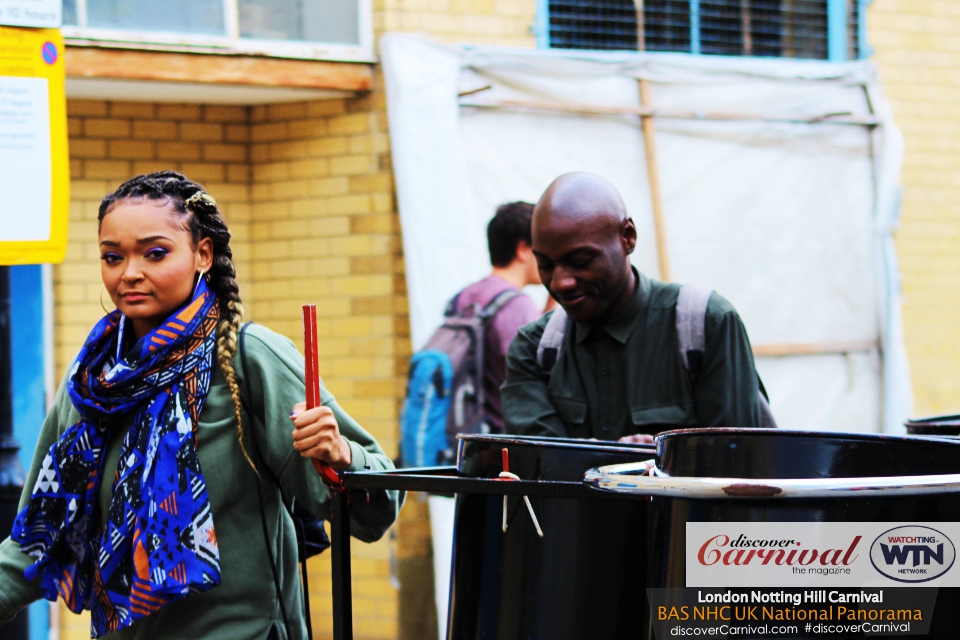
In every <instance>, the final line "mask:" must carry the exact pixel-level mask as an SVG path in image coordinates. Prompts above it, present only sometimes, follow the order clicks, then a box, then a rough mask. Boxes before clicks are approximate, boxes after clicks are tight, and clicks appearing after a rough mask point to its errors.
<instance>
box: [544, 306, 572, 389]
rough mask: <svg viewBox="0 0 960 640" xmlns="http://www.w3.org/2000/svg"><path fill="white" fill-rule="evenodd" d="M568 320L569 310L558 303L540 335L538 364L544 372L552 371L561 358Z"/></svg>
mask: <svg viewBox="0 0 960 640" xmlns="http://www.w3.org/2000/svg"><path fill="white" fill-rule="evenodd" d="M567 321H568V318H567V312H566V311H564V310H563V307H561V306H559V305H557V308H556V309H554V310H553V315H551V316H550V319H549V320H547V326H546V327H544V329H543V335H542V336H540V344H538V345H537V364H538V365H540V369H541V370H542V371H543V372H544V373H550V372H551V371H552V370H553V367H554V365H555V364H557V360H559V359H560V349H561V348H562V347H563V337H564V336H565V335H566V333H567V324H568V322H567Z"/></svg>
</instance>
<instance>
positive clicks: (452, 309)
mask: <svg viewBox="0 0 960 640" xmlns="http://www.w3.org/2000/svg"><path fill="white" fill-rule="evenodd" d="M461 293H463V291H458V292H457V295H455V296H453V297H452V298H450V302H448V303H447V308H446V309H444V310H443V317H444V318H452V317H453V316H455V315H457V304H458V303H459V302H460V294H461Z"/></svg>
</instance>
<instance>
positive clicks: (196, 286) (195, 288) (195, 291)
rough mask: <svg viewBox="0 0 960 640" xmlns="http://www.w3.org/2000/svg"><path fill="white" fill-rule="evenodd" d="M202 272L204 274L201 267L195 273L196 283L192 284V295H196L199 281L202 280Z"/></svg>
mask: <svg viewBox="0 0 960 640" xmlns="http://www.w3.org/2000/svg"><path fill="white" fill-rule="evenodd" d="M203 274H204V271H203V269H200V273H199V274H197V284H195V285H193V296H194V297H196V296H197V289H199V288H200V281H201V280H203Z"/></svg>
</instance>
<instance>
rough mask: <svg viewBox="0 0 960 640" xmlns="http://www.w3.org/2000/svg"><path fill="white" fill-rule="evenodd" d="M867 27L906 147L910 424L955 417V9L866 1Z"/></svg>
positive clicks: (948, 4) (913, 0) (959, 380)
mask: <svg viewBox="0 0 960 640" xmlns="http://www.w3.org/2000/svg"><path fill="white" fill-rule="evenodd" d="M867 26H868V33H869V38H868V42H869V44H870V45H871V46H872V47H874V49H875V53H874V56H873V59H874V60H875V61H876V63H877V64H878V65H879V68H880V78H881V80H882V82H883V87H884V90H885V92H886V95H887V98H888V99H889V101H890V103H891V106H892V109H893V114H894V118H895V119H896V123H897V126H898V127H899V128H900V130H901V131H902V132H903V135H904V139H905V142H906V156H905V159H904V168H903V177H902V181H903V185H904V194H903V206H902V211H901V222H900V228H899V230H898V232H897V249H898V251H899V254H900V268H901V272H902V277H903V314H904V325H905V333H906V345H907V353H908V356H909V359H910V367H911V373H912V376H913V389H914V394H915V414H917V415H923V414H932V413H942V412H960V109H958V106H957V105H958V103H960V77H958V76H957V74H956V69H957V68H958V66H960V51H958V50H957V48H956V46H955V43H956V40H957V37H958V36H960V2H956V1H955V0H874V1H873V4H872V5H871V6H870V9H869V11H868V13H867Z"/></svg>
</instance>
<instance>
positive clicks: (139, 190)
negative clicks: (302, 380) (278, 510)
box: [97, 171, 259, 475]
mask: <svg viewBox="0 0 960 640" xmlns="http://www.w3.org/2000/svg"><path fill="white" fill-rule="evenodd" d="M126 200H164V201H166V202H167V204H168V206H169V207H171V208H172V209H173V210H174V211H176V212H177V213H178V214H180V215H182V216H185V217H186V222H187V224H188V225H189V226H188V231H189V232H190V235H191V236H192V238H193V242H194V244H195V245H196V243H198V242H200V241H201V240H203V239H204V238H210V240H211V241H212V243H213V264H212V265H211V267H210V271H209V272H208V278H209V281H208V282H209V286H210V289H211V290H212V291H213V292H214V293H215V294H216V296H217V301H218V303H219V306H220V324H219V325H218V326H217V364H218V365H219V366H220V370H221V371H222V372H223V376H224V378H226V380H227V386H228V387H229V389H230V397H231V399H232V400H233V411H234V415H235V416H236V418H237V437H238V438H239V440H240V450H241V451H243V457H244V458H246V460H247V462H248V463H250V466H251V467H253V470H254V471H255V472H256V471H257V467H256V465H255V464H254V463H253V460H252V459H251V458H250V454H248V453H247V449H246V447H244V445H243V418H242V412H241V408H242V405H241V400H240V386H239V385H238V384H237V374H236V371H235V370H234V366H233V356H234V354H235V353H236V351H237V333H238V331H239V329H240V321H241V319H242V318H243V304H242V303H241V301H240V287H239V286H238V285H237V281H236V276H237V270H236V269H235V268H234V266H233V252H232V251H231V250H230V231H229V230H228V229H227V224H226V222H224V220H223V216H221V215H220V211H219V210H218V209H217V203H216V202H215V201H214V199H213V198H211V197H210V196H209V195H207V192H206V191H205V190H204V189H203V187H201V186H200V185H199V184H197V183H196V182H191V181H190V180H188V179H187V178H185V177H184V176H183V175H181V174H179V173H177V172H176V171H159V172H157V173H150V174H145V175H140V176H137V177H136V178H132V179H130V180H127V181H126V182H124V183H123V184H121V185H120V186H119V187H117V190H116V191H114V192H113V193H111V194H109V195H108V196H106V197H105V198H104V199H103V201H102V202H101V203H100V212H99V214H98V216H97V220H98V223H100V224H102V222H103V217H104V216H105V215H107V214H108V213H109V212H110V211H111V210H112V209H113V208H114V207H115V206H117V205H118V204H120V203H121V202H124V201H126ZM258 475H259V474H258Z"/></svg>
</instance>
